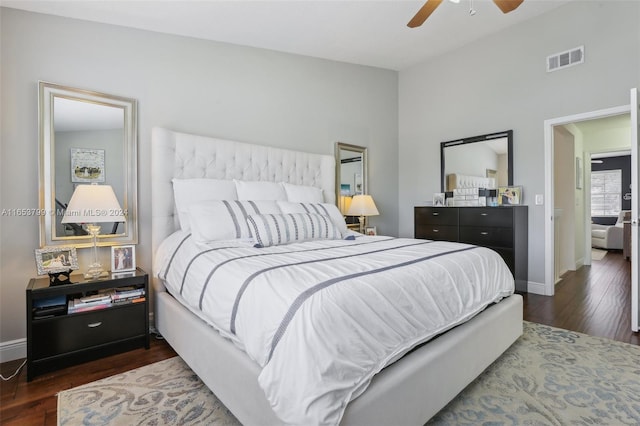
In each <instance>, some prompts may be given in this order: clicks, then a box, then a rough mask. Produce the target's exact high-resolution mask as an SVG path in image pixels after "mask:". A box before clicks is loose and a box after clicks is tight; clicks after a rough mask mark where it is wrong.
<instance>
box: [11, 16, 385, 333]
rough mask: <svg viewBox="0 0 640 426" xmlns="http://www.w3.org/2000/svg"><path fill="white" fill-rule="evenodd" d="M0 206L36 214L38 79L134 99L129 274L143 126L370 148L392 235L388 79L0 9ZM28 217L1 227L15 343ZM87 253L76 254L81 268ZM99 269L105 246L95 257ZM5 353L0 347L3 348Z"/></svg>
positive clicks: (145, 148)
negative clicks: (135, 163) (98, 258)
mask: <svg viewBox="0 0 640 426" xmlns="http://www.w3.org/2000/svg"><path fill="white" fill-rule="evenodd" d="M0 12H1V14H2V17H1V39H2V40H1V46H0V47H1V55H2V56H1V61H2V95H1V96H2V104H1V106H2V115H1V119H2V130H1V136H2V142H1V159H0V169H1V171H0V178H1V179H2V180H1V182H0V188H1V205H2V208H7V209H8V208H37V207H38V172H37V170H38V166H37V165H38V125H37V122H38V120H37V117H38V105H37V82H38V80H44V81H49V82H52V83H58V84H63V85H69V86H74V87H79V88H84V89H91V90H96V91H100V92H105V93H110V94H114V95H121V96H126V97H131V98H135V99H137V100H138V102H139V110H138V113H139V122H138V124H139V126H138V128H139V146H138V156H139V157H138V172H139V173H138V180H139V191H138V193H139V200H138V201H139V216H140V228H139V231H140V244H139V245H138V250H137V256H138V265H139V266H141V267H142V268H145V269H146V270H147V271H150V270H151V252H150V247H151V233H150V231H151V211H150V204H151V200H150V194H151V182H150V167H151V165H150V160H149V157H150V153H151V140H150V139H151V137H150V135H151V128H152V127H153V126H163V127H167V128H170V129H173V130H177V131H184V132H190V133H195V134H204V135H210V136H217V137H221V138H226V139H233V140H238V141H243V142H252V143H260V144H265V145H273V146H278V147H283V148H290V149H297V150H303V151H309V152H315V153H323V154H333V144H334V142H336V141H342V142H346V143H350V144H355V145H363V146H366V147H368V148H369V167H370V169H369V177H370V182H369V183H370V185H369V192H370V193H371V194H372V195H373V196H374V198H375V200H376V204H377V205H378V209H379V210H380V213H381V215H380V216H377V217H375V218H373V219H372V220H371V223H372V225H376V226H378V229H379V230H380V231H381V232H383V233H385V234H390V235H394V234H397V230H398V213H397V212H398V206H397V188H398V74H397V72H395V71H389V70H383V69H377V68H371V67H363V66H356V65H349V64H344V63H339V62H333V61H327V60H321V59H315V58H310V57H304V56H296V55H290V54H284V53H278V52H273V51H268V50H261V49H254V48H248V47H241V46H236V45H230V44H223V43H216V42H210V41H203V40H198V39H193V38H187V37H178V36H170V35H165V34H160V33H154V32H148V31H140V30H133V29H128V28H124V27H118V26H111V25H103V24H96V23H91V22H85V21H79V20H72V19H65V18H59V17H53V16H48V15H41V14H34V13H29V12H22V11H17V10H13V9H7V8H2V9H0ZM38 241H39V239H38V219H37V218H36V217H8V216H2V217H1V218H0V245H1V247H0V250H1V261H0V324H1V328H0V343H6V342H10V341H13V340H18V339H22V338H24V337H25V335H26V331H25V308H24V294H25V287H26V286H27V284H28V280H29V278H30V277H33V276H35V275H36V268H35V262H34V256H33V250H34V249H35V248H37V247H38ZM87 251H88V250H86V249H82V250H79V252H80V253H79V257H80V262H81V266H82V265H83V263H84V264H86V258H87V257H88V256H87V253H86V252H87ZM101 256H102V258H103V261H104V262H105V263H106V262H107V261H108V259H109V251H108V249H102V250H101ZM5 346H6V345H5Z"/></svg>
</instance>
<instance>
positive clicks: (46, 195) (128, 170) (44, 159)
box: [38, 81, 138, 248]
mask: <svg viewBox="0 0 640 426" xmlns="http://www.w3.org/2000/svg"><path fill="white" fill-rule="evenodd" d="M56 97H60V98H65V99H69V100H78V101H81V102H88V103H94V104H98V105H104V106H109V107H115V108H121V109H122V110H123V113H124V132H123V139H124V140H123V144H124V149H123V154H124V155H123V159H122V161H123V163H124V164H123V166H124V167H123V169H124V173H125V176H124V188H123V190H124V191H123V194H124V199H123V200H120V201H121V203H122V205H121V207H122V209H123V210H125V211H126V212H127V216H126V218H127V220H126V224H125V232H124V233H123V234H115V235H110V234H100V235H98V243H97V245H98V246H102V247H103V246H114V245H120V244H137V243H138V195H137V190H138V176H137V170H138V168H137V144H138V136H137V135H138V130H137V108H138V104H137V101H136V100H135V99H130V98H125V97H121V96H114V95H109V94H106V93H100V92H94V91H91V90H84V89H78V88H74V87H69V86H62V85H59V84H54V83H48V82H44V81H39V82H38V133H39V139H40V140H39V142H40V152H39V156H38V157H39V192H40V195H39V207H40V210H39V211H40V212H42V214H40V215H39V216H40V247H41V248H43V247H48V246H56V245H72V246H75V247H79V248H82V247H92V246H93V243H92V240H91V236H90V235H82V236H62V235H56V225H55V218H56V215H58V213H60V214H63V213H62V212H61V211H60V209H59V208H57V206H56V203H55V199H56V196H55V192H56V191H55V183H56V182H55V173H54V172H55V130H54V118H53V113H54V99H55V98H56Z"/></svg>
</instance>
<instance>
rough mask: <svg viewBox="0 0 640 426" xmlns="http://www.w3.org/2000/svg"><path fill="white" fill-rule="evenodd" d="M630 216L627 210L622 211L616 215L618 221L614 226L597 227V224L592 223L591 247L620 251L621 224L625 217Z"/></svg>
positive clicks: (621, 240)
mask: <svg viewBox="0 0 640 426" xmlns="http://www.w3.org/2000/svg"><path fill="white" fill-rule="evenodd" d="M630 214H631V212H630V211H629V210H622V211H621V212H620V214H619V215H618V220H617V221H616V224H615V225H598V224H597V223H592V224H591V247H596V248H601V249H618V250H622V242H623V231H624V225H623V222H624V220H625V217H626V216H627V215H630Z"/></svg>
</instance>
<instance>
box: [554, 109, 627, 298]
mask: <svg viewBox="0 0 640 426" xmlns="http://www.w3.org/2000/svg"><path fill="white" fill-rule="evenodd" d="M630 113H631V106H630V105H629V104H627V105H621V106H618V107H613V108H606V109H600V110H596V111H590V112H584V113H580V114H574V115H568V116H565V117H557V118H551V119H548V120H545V121H544V193H545V198H546V200H547V202H546V203H545V208H544V214H545V217H544V235H545V239H544V258H545V261H544V265H545V272H544V289H543V294H544V295H545V296H553V295H554V293H555V278H554V267H555V259H554V249H555V247H554V226H553V225H554V223H553V212H554V201H553V196H554V193H553V178H554V176H553V147H554V145H553V143H554V142H553V128H554V127H555V126H561V125H565V124H570V123H576V122H579V121H588V120H594V119H598V118H606V117H611V116H614V115H621V114H630ZM586 210H587V209H586V208H585V235H590V234H591V232H590V229H591V227H590V224H591V215H590V214H589V217H588V218H587V217H586V216H587V214H586ZM587 228H589V229H588V230H587ZM587 239H588V240H589V241H591V238H586V237H585V240H587ZM585 247H586V244H585ZM585 250H586V249H585Z"/></svg>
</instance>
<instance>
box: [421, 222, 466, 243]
mask: <svg viewBox="0 0 640 426" xmlns="http://www.w3.org/2000/svg"><path fill="white" fill-rule="evenodd" d="M415 238H420V239H425V240H440V241H458V227H457V226H447V225H416V229H415Z"/></svg>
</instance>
